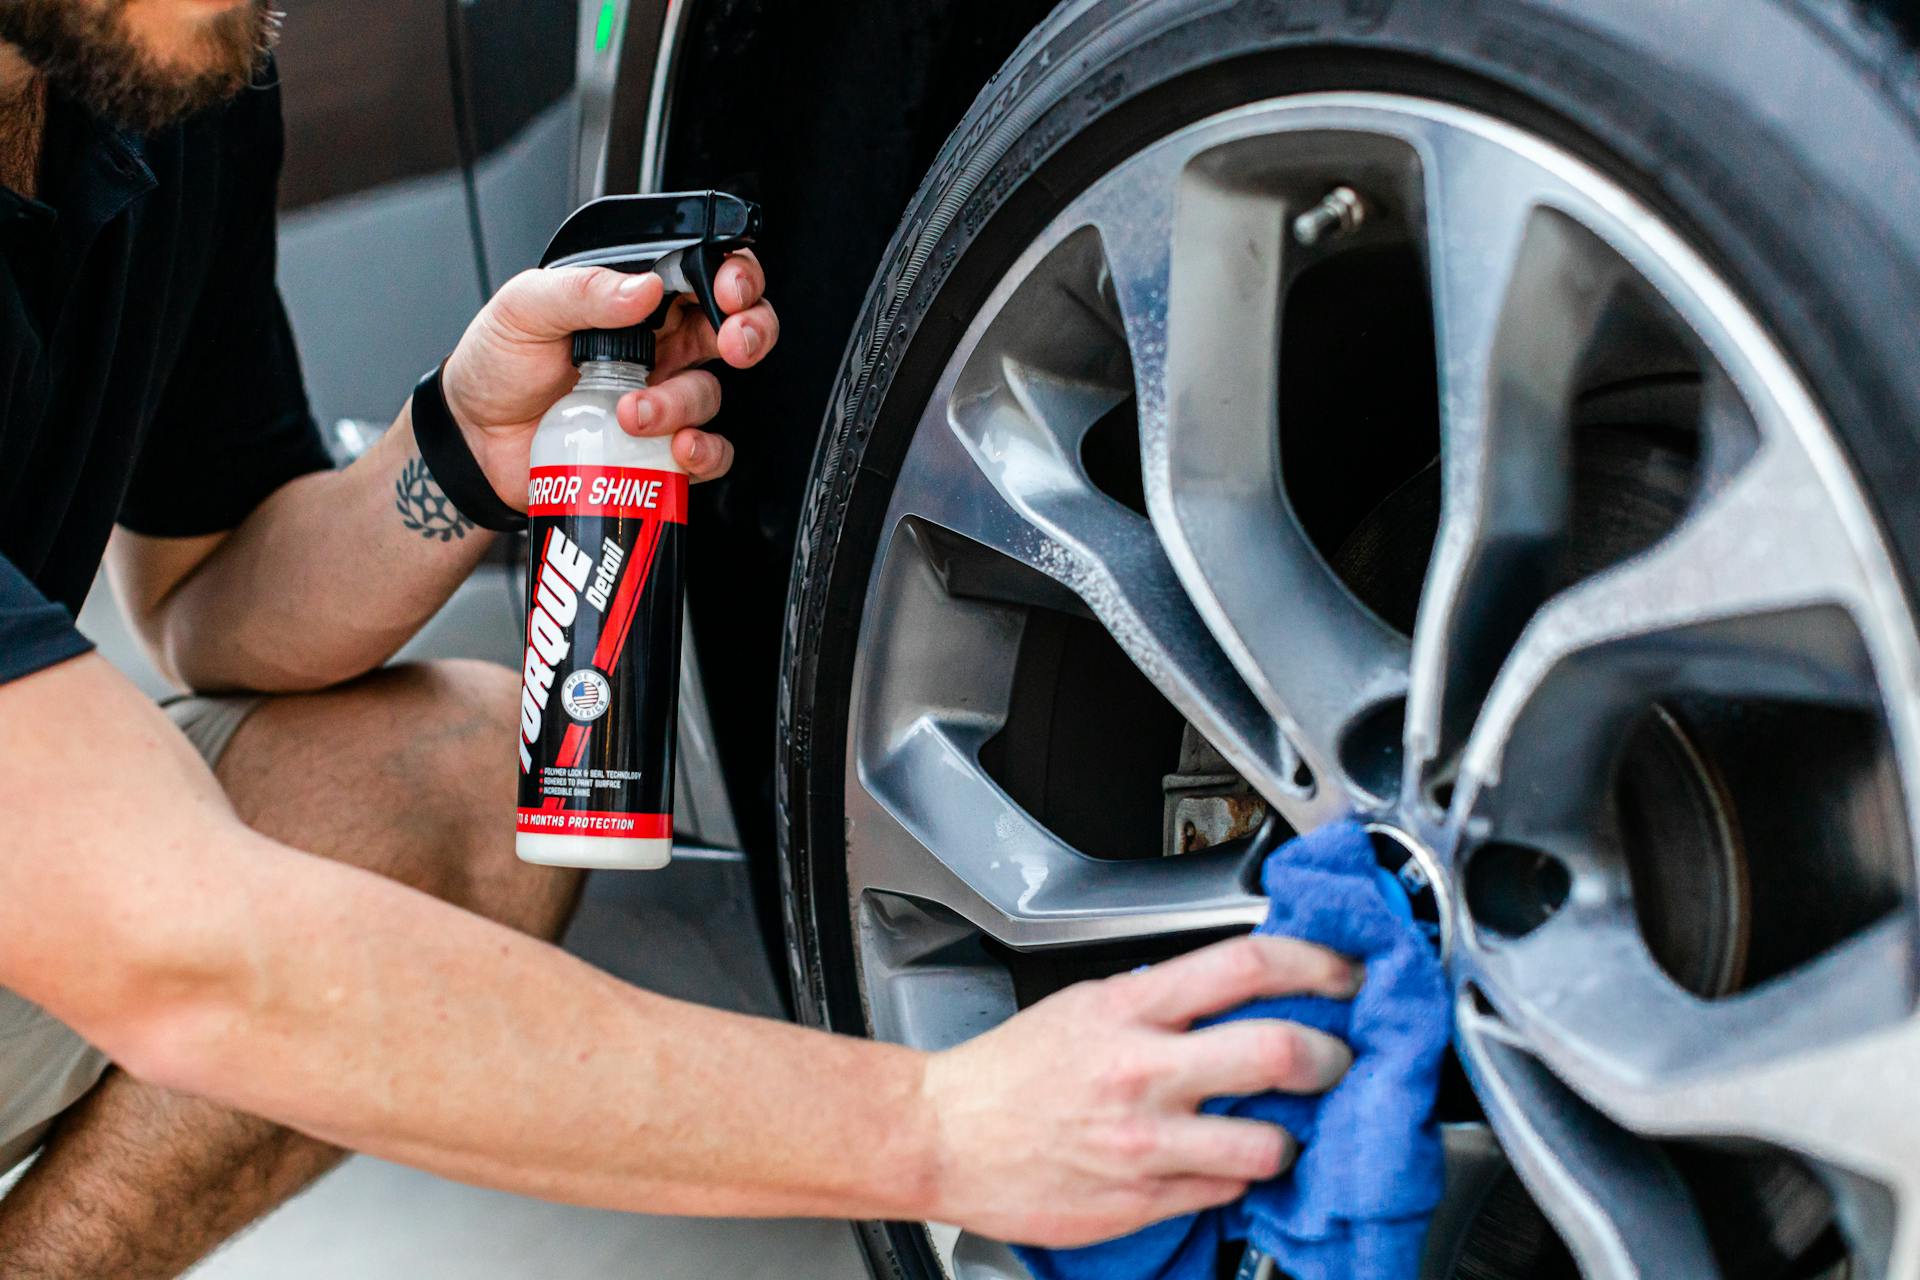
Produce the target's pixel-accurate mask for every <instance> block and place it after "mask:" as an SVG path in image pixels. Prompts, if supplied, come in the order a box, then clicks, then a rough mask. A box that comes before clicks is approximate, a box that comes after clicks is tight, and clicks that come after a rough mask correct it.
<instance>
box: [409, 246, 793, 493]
mask: <svg viewBox="0 0 1920 1280" xmlns="http://www.w3.org/2000/svg"><path fill="white" fill-rule="evenodd" d="M766 287H767V281H766V276H765V274H764V273H763V272H762V271H761V269H760V263H759V261H758V259H756V258H755V257H754V256H753V255H752V254H751V253H749V252H747V251H745V250H742V251H741V252H739V253H735V254H732V255H730V256H729V257H728V258H727V260H726V262H725V263H724V264H722V266H721V268H720V270H719V272H718V274H717V275H716V277H715V279H714V295H715V297H717V298H718V299H719V302H720V309H721V310H722V311H725V312H726V313H727V319H726V322H725V323H724V324H722V325H721V326H720V332H719V333H717V334H716V333H715V332H714V331H713V326H712V325H711V324H709V323H708V322H707V319H706V317H705V316H703V315H702V314H701V313H700V310H699V308H697V307H695V306H693V305H692V304H691V302H690V301H689V300H688V299H685V298H682V299H679V300H678V301H676V302H675V303H674V305H673V308H672V310H671V311H670V312H669V313H668V315H667V320H666V323H665V324H664V325H662V326H661V329H660V332H659V336H658V342H659V347H658V352H659V360H658V363H657V364H656V365H655V367H654V371H653V384H652V385H651V386H650V387H648V388H647V390H645V391H636V392H633V393H632V394H630V395H627V396H626V397H624V398H623V399H622V400H621V401H620V407H619V419H620V425H621V427H622V428H624V429H625V430H626V431H628V432H630V433H631V434H633V435H636V436H664V435H671V436H673V438H674V439H673V456H674V460H675V461H677V462H678V463H679V464H680V465H681V466H683V467H685V468H686V469H687V473H688V475H689V476H690V477H691V478H692V479H694V480H711V479H713V478H715V477H716V476H720V475H724V474H726V471H727V468H728V467H730V466H731V465H733V445H732V444H731V443H729V442H728V441H727V440H725V439H723V438H722V437H720V436H717V435H713V434H710V433H709V432H705V431H701V430H699V429H698V428H699V427H700V425H701V424H702V423H705V422H708V421H711V420H712V418H713V415H714V414H716V413H718V412H719V411H720V383H719V381H718V380H717V379H716V378H715V377H714V376H713V375H712V374H711V373H708V372H706V371H704V370H702V369H699V368H696V367H695V366H697V365H700V364H703V363H705V362H706V361H708V360H712V359H715V358H718V359H721V360H724V361H726V362H727V363H728V364H730V365H732V366H733V367H734V368H736V369H744V368H747V367H748V366H749V365H753V364H757V363H758V362H759V361H760V360H762V359H764V358H765V356H766V354H767V352H768V351H770V350H772V349H773V344H774V343H775V342H777V341H778V340H779V338H780V320H779V317H777V316H776V315H774V312H773V307H772V305H771V304H769V303H768V302H766V301H765V299H764V297H763V295H764V293H765V292H766ZM662 288H663V286H662V285H661V283H660V277H659V276H657V275H653V274H652V273H648V274H645V275H628V274H626V273H625V272H620V271H609V270H606V269H605V268H599V267H590V268H589V267H566V268H553V269H547V270H533V271H523V272H521V273H520V274H519V275H517V276H515V277H514V278H513V279H511V280H509V281H507V283H506V284H505V285H504V286H502V287H501V289H500V292H499V293H497V294H495V295H494V296H493V300H492V301H491V302H489V303H487V305H486V307H485V308H484V309H482V310H481V312H480V314H479V315H478V316H476V317H474V321H473V323H472V324H471V325H469V326H467V332H466V335H465V336H464V337H462V338H461V339H460V345H459V346H457V347H455V348H454V351H453V355H452V356H450V357H448V359H447V368H446V374H445V377H444V380H443V385H444V387H445V390H446V396H447V405H448V407H449V408H450V409H452V410H453V416H454V420H455V421H456V422H458V423H459V424H460V427H461V429H462V430H463V431H464V432H465V433H466V436H467V443H468V444H469V445H470V446H471V447H472V449H473V454H474V457H475V458H477V459H479V462H480V465H481V467H482V468H483V469H484V470H485V471H486V473H487V478H488V479H489V480H491V481H493V487H494V489H495V490H496V491H497V492H498V493H499V494H500V497H501V498H502V499H503V500H504V501H506V502H507V503H509V504H511V505H512V506H514V507H516V508H521V509H524V508H525V507H526V505H527V453H528V450H529V448H530V447H531V445H532V443H533V432H534V429H535V428H536V427H538V426H539V425H540V419H541V417H542V416H543V415H544V414H545V413H546V411H547V410H548V409H549V408H551V407H552V406H553V402H554V401H556V400H558V399H559V398H560V397H561V396H563V395H565V394H566V393H567V392H568V391H570V390H572V389H573V384H574V381H575V378H576V371H575V369H574V366H573V359H572V354H571V343H570V339H571V338H572V336H573V334H574V333H575V332H577V331H579V330H582V329H619V328H625V327H626V326H628V325H634V324H639V323H640V322H641V321H642V320H645V319H646V318H647V317H648V316H650V315H652V314H653V311H654V309H655V308H656V307H658V306H659V305H660V298H661V291H662Z"/></svg>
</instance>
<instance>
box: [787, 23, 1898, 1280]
mask: <svg viewBox="0 0 1920 1280" xmlns="http://www.w3.org/2000/svg"><path fill="white" fill-rule="evenodd" d="M1916 84H1920V79H1916V71H1915V62H1914V60H1913V58H1912V57H1911V54H1910V51H1909V50H1908V48H1907V47H1906V46H1905V45H1904V44H1902V43H1901V42H1900V41H1899V40H1898V39H1897V38H1896V35H1895V34H1894V32H1893V30H1892V28H1890V27H1888V26H1885V25H1883V24H1878V23H1876V22H1875V21H1874V20H1873V19H1871V18H1870V17H1869V16H1867V15H1866V13H1865V11H1862V10H1860V9H1858V8H1849V7H1845V6H1839V5H1831V4H1815V3H1806V4H1801V3H1789V2H1788V0H1699V2H1697V3H1694V4H1690V5H1686V6H1674V5H1671V4H1668V3H1665V0H1588V2H1587V3H1584V4H1580V5H1568V4H1564V3H1560V2H1559V0H1471V2H1470V0H1427V2H1426V3H1420V4H1408V3H1402V4H1395V3H1392V0H1348V3H1345V4H1344V5H1335V4H1331V3H1329V4H1305V3H1301V4H1285V3H1247V4H1236V5H1224V6H1223V5H1219V4H1217V3H1212V2H1211V0H1157V2H1155V3H1132V4H1129V3H1117V2H1114V0H1084V2H1075V3H1070V4H1067V5H1065V6H1063V7H1062V8H1061V9H1060V10H1059V11H1058V12H1056V13H1055V14H1054V16H1053V17H1052V18H1050V19H1049V20H1048V22H1047V23H1046V24H1044V25H1043V26H1042V27H1041V28H1040V29H1039V30H1037V31H1036V32H1035V33H1034V34H1033V35H1032V36H1031V37H1030V38H1029V40H1028V41H1027V42H1026V43H1025V44H1024V45H1023V46H1022V47H1021V49H1020V50H1019V51H1018V52H1017V53H1016V54H1015V56H1014V57H1013V58H1012V60H1011V61H1010V62H1009V63H1008V64H1007V66H1006V67H1005V68H1004V69H1003V71H1002V72H1001V73H1000V75H999V76H998V77H996V79H995V80H994V82H993V83H992V84H990V85H989V86H988V88H987V89H986V91H985V92H984V93H983V94H982V95H981V97H980V99H979V100H978V101H977V102H976V103H975V105H974V107H973V109H972V111H971V112H970V113H969V115H968V117H967V119H966V120H965V121H964V122H963V124H962V125H961V127H960V129H959V130H958V131H957V132H956V134H955V136H954V137H953V139H952V140H951V141H950V143H949V144H948V146H947V147H946V149H945V150H944V151H943V153H942V154H941V156H940V158H939V161H938V163H937V164H936V166H935V169H934V171H933V173H932V174H931V175H930V176H929V178H928V179H927V182H926V184H925V185H924V186H923V188H922V189H921V191H920V193H919V195H918V196H917V197H916V199H915V201H914V202H913V204H912V205H911V206H910V208H909V211H908V215H907V217H906V219H905V220H904V222H903V224H902V227H901V230H900V232H899V234H898V236H897V237H896V239H895V241H894V244H893V247H892V249H891V251H890V253H889V255H888V258H887V260H886V262H885V264H884V266H883V268H882V271H881V273H880V276H879V278H878V279H877V280H876V282H875V284H874V287H873V290H872V292H871V293H870V295H869V297H868V301H867V304H866V308H865V312H864V314H863V317H862V320H861V323H860V325H859V327H858V329H857V330H856V333H855V336H854V339H853V341H852V342H851V344H850V345H849V349H848V354H847V359H846V364H845V366H844V368H843V369H842V372H841V375H840V379H839V382H838V385H837V388H836V390H835V393H834V397H833V401H832V404H831V406H830V409H829V413H828V419H827V424H826V429H825V433H824V435H823V438H822V443H821V446H820V450H819V453H818V455H817V458H816V461H815V465H814V471H813V477H812V482H811V488H810V491H809V495H808V499H807V506H806V510H805V513H804V515H803V519H802V523H801V531H800V544H799V548H798V552H797V557H796V564H795V571H794V578H793V585H792V590H791V593H790V597H789V604H788V616H787V633H786V638H785V656H784V670H783V676H782V679H783V686H782V706H781V716H782V719H781V737H780V750H781V753H782V754H781V767H780V771H779V797H778V799H779V819H780V824H781V835H782V839H783V850H782V853H783V866H782V873H783V876H784V893H785V903H784V906H785V910H786V913H787V926H788V942H789V951H790V957H791V961H792V967H793V978H794V987H795V991H796V999H797V1005H798V1008H799V1010H800V1012H801V1014H802V1016H804V1017H805V1018H807V1019H809V1020H811V1021H813V1022H815V1023H817V1024H819V1025H822V1026H827V1027H831V1028H833V1029H835V1030H839V1031H844V1032H848V1033H852V1034H857V1035H871V1036H878V1037H881V1038H884V1039H889V1040H895V1041H900V1042H904V1043H908V1044H914V1045H918V1046H922V1047H925V1048H939V1047H942V1046H945V1045H950V1044H953V1043H956V1042H958V1041H960V1040H962V1039H964V1038H966V1037H968V1036H971V1035H973V1034H975V1033H977V1032H979V1031H980V1030H982V1029H984V1028H986V1027H988V1026H991V1025H992V1024H993V1023H995V1022H996V1021H998V1020H1000V1019H1002V1018H1004V1017H1006V1016H1008V1015H1009V1014H1011V1013H1012V1012H1013V1011H1014V1010H1016V1009H1017V1008H1019V1007H1020V1006H1022V1005H1024V1004H1026V1003H1029V1002H1031V1001H1032V1000H1034V999H1037V998H1039V997H1040V996H1042V995H1044V994H1045V993H1047V992H1048V991H1051V990H1054V989H1057V988H1058V987H1059V986H1061V985H1063V984H1065V983H1067V982H1070V981H1073V980H1075V979H1078V978H1083V977H1091V976H1096V975H1099V974H1103V973H1110V972H1114V971H1117V970H1119V969H1122V968H1125V967H1128V966H1131V965H1134V964H1137V963H1139V962H1141V961H1142V960H1150V959H1153V958H1155V957H1160V956H1165V955H1169V954H1172V953H1174V952H1177V951H1180V950H1184V949H1187V948H1189V947H1191V946H1193V945H1196V944H1197V943H1199V942H1202V941H1206V940H1208V939H1210V938H1213V937H1217V936H1220V935H1221V934H1223V933H1226V932H1231V931H1234V930H1237V929H1243V928H1245V927H1246V926H1247V925H1248V924H1250V923H1251V922H1252V921H1254V920H1256V919H1257V918H1259V916H1260V915H1261V902H1260V901H1259V900H1258V899H1257V898H1256V897H1254V896H1253V895H1252V894H1251V893H1250V892H1249V887H1250V881H1249V874H1250V869H1251V867H1252V865H1253V864H1254V863H1255V862H1256V861H1257V860H1258V858H1259V857H1260V856H1261V855H1262V854H1263V853H1264V852H1265V851H1266V850H1267V849H1269V848H1271V847H1272V846H1273V844H1274V843H1275V842H1277V841H1278V840H1280V839H1282V838H1284V837H1285V836H1286V835H1287V834H1288V833H1289V832H1290V831H1297V830H1304V829H1306V828H1309V827H1312V826H1314V825H1317V824H1319V823H1322V822H1325V821H1328V820H1330V819H1332V818H1335V817H1338V816H1341V815H1343V814H1347V813H1358V814H1360V815H1362V816H1363V817H1364V818H1365V819H1366V820H1367V821H1368V822H1369V823H1370V824H1372V826H1373V829H1374V831H1375V833H1376V844H1377V845H1378V847H1379V849H1380V853H1381V858H1382V861H1383V863H1384V864H1386V865H1388V866H1390V867H1392V868H1394V869H1396V870H1398V871H1399V872H1400V873H1401V875H1402V877H1403V879H1404V880H1406V881H1407V882H1408V883H1409V884H1410V885H1412V886H1413V887H1414V888H1415V889H1416V890H1417V891H1418V892H1417V894H1416V896H1417V898H1418V900H1419V904H1420V906H1421V907H1422V909H1423V911H1424V913H1425V918H1426V919H1427V921H1428V922H1429V923H1430V925H1431V928H1432V933H1433V938H1434V945H1436V946H1437V947H1440V948H1441V949H1442V950H1443V952H1444V955H1445V958H1446V961H1447V966H1448V970H1449V972H1450V974H1451V977H1452V983H1453V990H1454V993H1455V1000H1456V1003H1455V1010H1454V1012H1455V1020H1456V1029H1457V1030H1456V1037H1455V1040H1456V1048H1457V1059H1458V1061H1457V1064H1456V1069H1455V1070H1454V1071H1453V1073H1452V1074H1451V1076H1450V1078H1449V1080H1448V1083H1447V1085H1446V1087H1445V1088H1444V1089H1443V1094H1442V1098H1441V1110H1442V1119H1443V1121H1444V1122H1445V1124H1446V1130H1445V1132H1446V1135H1447V1140H1448V1154H1449V1185H1448V1192H1447V1199H1446V1203H1445V1204H1444V1205H1443V1206H1442V1209H1441V1211H1440V1213H1439V1215H1438V1216H1437V1218H1436V1224H1435V1228H1434V1231H1433V1233H1432V1238H1431V1241H1430V1247H1429V1251H1428V1252H1429V1257H1428V1261H1427V1265H1426V1271H1425V1274H1426V1275H1428V1276H1431V1277H1445V1276H1462V1277H1502V1278H1511V1280H1522V1278H1524V1280H1541V1278H1544V1277H1557V1276H1562V1275H1572V1274H1574V1273H1575V1271H1576V1269H1577V1270H1578V1271H1579V1272H1581V1273H1584V1274H1586V1275H1589V1276H1597V1277H1628V1276H1635V1277H1675V1276H1686V1277H1711V1276H1727V1277H1741V1278H1743V1280H1745V1278H1754V1280H1786V1278H1787V1277H1803V1278H1804V1277H1826V1278H1828V1280H1832V1278H1836V1277H1841V1276H1853V1277H1869V1276H1885V1275H1909V1274H1920V1225H1916V1223H1915V1220H1914V1219H1913V1218H1912V1216H1911V1214H1912V1210H1913V1208H1914V1202H1913V1197H1914V1196H1915V1194H1916V1193H1917V1192H1920V1172H1917V1171H1916V1161H1915V1159H1914V1154H1913V1153H1914V1152H1915V1151H1920V1108H1915V1107H1913V1106H1912V1105H1911V1100H1910V1097H1909V1089H1910V1085H1911V1082H1912V1081H1913V1080H1914V1079H1915V1078H1917V1073H1920V1022H1916V1021H1915V1019H1914V995H1915V972H1916V957H1917V956H1920V948H1917V947H1916V931H1915V925H1914V920H1915V883H1916V855H1915V844H1914V839H1913V834H1914V832H1915V831H1916V830H1920V819H1917V817H1916V815H1917V814H1920V809H1917V808H1916V805H1917V804H1920V643H1916V630H1915V617H1914V613H1913V610H1912V593H1913V590H1914V588H1915V585H1916V582H1920V576H1917V575H1916V570H1917V569H1920V462H1917V459H1920V450H1917V449H1916V445H1917V444H1920V440H1916V432H1917V430H1920V361H1915V360H1914V358H1913V342H1914V335H1915V334H1916V333H1920V219H1916V218H1915V217H1914V216H1913V210H1914V209H1916V208H1920V93H1917V92H1916V91H1915V89H1914V86H1915V85H1916ZM861 1230H862V1238H863V1241H864V1243H865V1246H866V1248H867V1251H868V1254H869V1256H870V1258H871V1259H872V1262H873V1265H874V1269H875V1273H876V1274H879V1275H886V1276H900V1277H911V1278H913V1280H932V1278H933V1277H942V1276H945V1277H953V1278H954V1280H987V1278H988V1277H1011V1276H1019V1275H1021V1274H1022V1272H1021V1271H1020V1270H1019V1268H1018V1266H1017V1264H1016V1263H1015V1262H1014V1261H1013V1260H1012V1258H1011V1255H1010V1254H1008V1253H1007V1252H1006V1251H1005V1250H1004V1249H1003V1248H1001V1247H1000V1246H997V1245H995V1244H994V1243H993V1242H990V1241H986V1240H981V1239H977V1238H975V1237H972V1236H970V1235H968V1234H966V1233H962V1232H958V1231H955V1230H953V1229H951V1228H946V1227H941V1226H938V1225H937V1224H923V1223H892V1224H868V1225H866V1226H865V1227H863V1228H862V1229H861Z"/></svg>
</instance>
